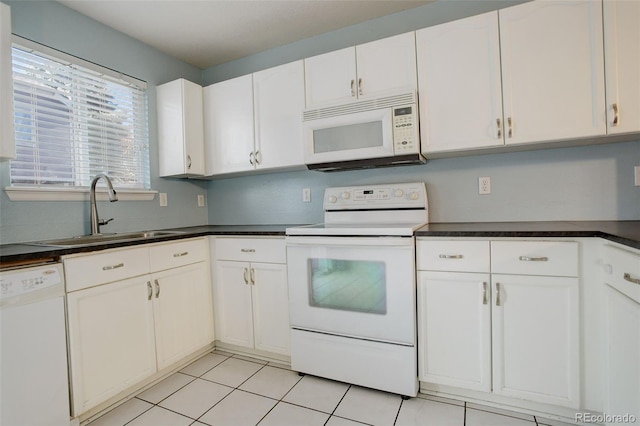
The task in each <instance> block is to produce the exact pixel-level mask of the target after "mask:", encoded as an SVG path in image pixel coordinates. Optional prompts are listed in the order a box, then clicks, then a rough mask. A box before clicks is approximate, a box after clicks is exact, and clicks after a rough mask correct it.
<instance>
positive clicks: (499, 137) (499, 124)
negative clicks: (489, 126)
mask: <svg viewBox="0 0 640 426" xmlns="http://www.w3.org/2000/svg"><path fill="white" fill-rule="evenodd" d="M496 128H497V129H498V135H497V137H498V139H502V120H500V118H499V117H498V118H496Z"/></svg>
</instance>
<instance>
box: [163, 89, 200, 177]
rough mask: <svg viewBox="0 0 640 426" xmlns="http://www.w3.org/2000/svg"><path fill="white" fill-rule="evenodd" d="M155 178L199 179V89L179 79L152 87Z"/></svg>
mask: <svg viewBox="0 0 640 426" xmlns="http://www.w3.org/2000/svg"><path fill="white" fill-rule="evenodd" d="M156 100H157V109H158V141H159V153H160V164H159V175H160V176H202V175H204V173H205V166H204V163H205V161H204V134H203V133H204V124H203V116H202V87H201V86H199V85H197V84H195V83H192V82H190V81H187V80H185V79H179V80H175V81H171V82H169V83H166V84H163V85H160V86H158V87H157V88H156Z"/></svg>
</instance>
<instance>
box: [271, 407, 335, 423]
mask: <svg viewBox="0 0 640 426" xmlns="http://www.w3.org/2000/svg"><path fill="white" fill-rule="evenodd" d="M328 418H329V414H326V413H321V412H319V411H314V410H309V409H308V408H304V407H298V406H297V405H291V404H287V403H286V402H279V403H278V405H276V406H275V408H274V409H273V410H271V411H270V412H269V414H267V416H266V417H265V418H264V419H262V421H261V422H260V423H259V426H300V425H305V426H322V425H324V424H325V423H326V421H327V419H328Z"/></svg>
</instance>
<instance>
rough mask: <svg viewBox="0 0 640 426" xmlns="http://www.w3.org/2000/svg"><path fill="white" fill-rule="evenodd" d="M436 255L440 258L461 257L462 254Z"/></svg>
mask: <svg viewBox="0 0 640 426" xmlns="http://www.w3.org/2000/svg"><path fill="white" fill-rule="evenodd" d="M438 257H439V258H440V259H462V258H463V257H464V256H463V255H461V254H441V255H440V256H438Z"/></svg>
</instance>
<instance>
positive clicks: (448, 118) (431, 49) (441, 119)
mask: <svg viewBox="0 0 640 426" xmlns="http://www.w3.org/2000/svg"><path fill="white" fill-rule="evenodd" d="M416 45H417V55H418V86H419V87H420V90H419V96H420V98H419V101H420V131H421V141H422V149H423V152H424V153H425V154H427V155H428V154H429V153H432V152H444V151H457V150H466V149H474V148H482V147H490V146H497V145H503V143H504V139H503V123H502V89H501V81H500V45H499V36H498V13H497V12H490V13H485V14H482V15H478V16H472V17H470V18H466V19H461V20H458V21H454V22H450V23H447V24H442V25H436V26H433V27H429V28H425V29H422V30H419V31H417V32H416Z"/></svg>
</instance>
